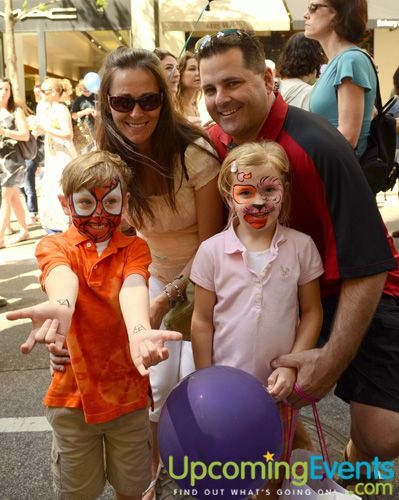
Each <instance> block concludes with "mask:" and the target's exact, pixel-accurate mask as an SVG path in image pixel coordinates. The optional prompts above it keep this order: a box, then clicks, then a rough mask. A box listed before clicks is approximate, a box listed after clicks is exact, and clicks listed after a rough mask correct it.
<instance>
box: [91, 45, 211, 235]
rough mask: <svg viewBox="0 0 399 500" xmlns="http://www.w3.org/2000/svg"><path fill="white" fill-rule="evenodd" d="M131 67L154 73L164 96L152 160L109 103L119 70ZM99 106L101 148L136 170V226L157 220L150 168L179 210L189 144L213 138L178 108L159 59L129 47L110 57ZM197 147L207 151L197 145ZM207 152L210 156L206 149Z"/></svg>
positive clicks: (133, 187) (133, 213) (133, 208)
mask: <svg viewBox="0 0 399 500" xmlns="http://www.w3.org/2000/svg"><path fill="white" fill-rule="evenodd" d="M129 68H131V69H136V68H140V69H144V70H146V71H148V72H149V73H151V74H152V75H153V76H154V77H155V80H156V82H157V84H158V86H159V90H160V91H161V92H162V93H163V102H162V109H161V112H160V115H159V120H158V124H157V127H156V129H155V131H154V133H153V135H152V137H151V158H149V157H147V156H144V155H142V154H140V153H138V152H137V150H136V147H135V145H134V144H133V143H132V142H131V141H129V140H128V139H127V138H126V137H125V136H124V135H122V133H121V132H120V131H119V130H118V128H117V127H116V125H115V123H114V121H113V119H112V115H111V110H110V108H109V104H108V95H109V89H110V87H111V84H112V80H113V76H114V73H115V71H117V70H119V69H129ZM98 107H99V114H100V117H99V119H98V120H97V130H96V136H97V145H98V147H99V148H100V149H103V150H106V151H110V152H111V153H116V154H118V155H119V156H120V157H121V158H122V159H123V160H124V161H125V162H126V163H127V164H128V165H129V167H130V168H132V169H133V174H134V175H133V177H132V182H131V183H130V185H129V192H130V200H129V212H130V215H131V217H132V222H133V224H134V225H135V227H137V228H140V227H141V226H142V224H143V216H144V215H146V216H147V217H149V218H150V220H153V219H154V214H153V211H152V210H151V204H150V200H149V196H151V193H147V192H146V190H145V186H146V185H147V184H146V180H147V178H148V175H149V169H155V171H156V172H158V174H159V181H157V183H158V186H159V190H160V192H161V193H165V199H166V201H167V203H168V205H169V206H170V207H171V208H172V209H173V210H176V203H175V183H174V179H175V177H176V168H177V167H178V165H179V158H180V159H183V158H184V152H185V150H186V148H187V146H188V145H189V144H193V143H194V141H196V140H197V139H199V138H201V137H202V138H204V139H205V140H206V141H208V142H209V138H208V136H207V135H206V133H205V132H203V131H202V130H201V129H200V128H198V127H195V126H193V125H191V124H190V123H189V122H188V121H186V119H185V118H184V117H183V116H181V115H180V114H179V113H178V112H176V110H175V109H174V106H173V104H172V98H171V96H170V93H169V88H168V84H167V82H166V80H165V78H164V76H163V72H162V69H161V66H160V63H159V59H158V57H157V56H156V55H155V54H153V53H152V52H150V51H148V50H145V49H130V48H126V47H118V48H117V49H116V50H114V51H113V52H112V53H111V54H109V56H108V57H107V59H106V62H105V65H104V67H103V70H102V78H101V87H100V91H99V103H98ZM193 145H194V146H195V147H198V148H199V149H203V148H201V147H200V146H198V145H196V144H193ZM203 151H205V152H206V153H208V154H210V153H209V151H207V150H206V149H203ZM179 173H180V174H181V176H183V175H184V172H183V170H182V171H181V172H179ZM182 178H183V177H182Z"/></svg>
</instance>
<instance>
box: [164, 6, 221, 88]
mask: <svg viewBox="0 0 399 500" xmlns="http://www.w3.org/2000/svg"><path fill="white" fill-rule="evenodd" d="M212 1H213V0H208V3H207V4H206V5H205V7H204V8H203V9H202V10H201V12H200V15H199V16H198V18H197V20H196V21H195V23H194V26H193V29H192V30H191V33H190V34H189V35H188V37H187V40H186V41H185V42H184V45H183V47H182V49H181V51H180V54H179V56H178V58H177V60H179V59H180V58H181V56H182V55H183V53H184V52H185V50H186V49H187V45H188V44H189V42H190V40H191V37H192V36H193V33H194V31H195V29H196V27H197V26H198V23H199V22H200V19H201V17H202V16H203V14H204V12H205V11H206V10H208V11H210V10H211V6H210V3H211V2H212ZM176 67H177V65H175V66H173V69H172V71H171V72H170V73H169V76H168V80H170V79H171V78H172V76H173V74H174V72H175V71H176Z"/></svg>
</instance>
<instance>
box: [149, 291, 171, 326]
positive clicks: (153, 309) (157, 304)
mask: <svg viewBox="0 0 399 500" xmlns="http://www.w3.org/2000/svg"><path fill="white" fill-rule="evenodd" d="M169 310H170V304H169V299H168V296H167V295H166V293H164V292H162V293H160V294H159V295H157V296H156V297H155V298H154V299H153V300H152V301H151V304H150V323H151V328H153V329H154V330H157V329H158V328H159V327H160V326H161V323H162V319H163V317H164V316H165V314H166V313H167V312H168V311H169Z"/></svg>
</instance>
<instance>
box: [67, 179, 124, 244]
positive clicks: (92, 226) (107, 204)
mask: <svg viewBox="0 0 399 500" xmlns="http://www.w3.org/2000/svg"><path fill="white" fill-rule="evenodd" d="M68 201H69V208H70V211H71V217H72V222H73V224H74V225H75V227H76V228H77V229H78V231H79V232H80V233H81V234H83V235H84V236H87V237H89V238H90V239H91V240H93V241H94V242H95V243H97V242H99V241H106V240H108V239H109V238H111V236H112V233H113V231H114V230H115V229H116V228H117V227H118V226H119V224H120V223H121V218H122V208H123V201H124V200H123V194H122V189H121V184H120V181H119V179H118V178H115V179H112V181H111V183H110V184H109V185H107V186H103V187H96V188H93V189H92V190H90V191H89V190H87V189H82V190H81V191H78V192H76V193H72V194H71V195H70V196H69V200H68Z"/></svg>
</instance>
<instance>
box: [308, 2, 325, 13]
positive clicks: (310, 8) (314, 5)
mask: <svg viewBox="0 0 399 500" xmlns="http://www.w3.org/2000/svg"><path fill="white" fill-rule="evenodd" d="M319 7H330V6H329V5H327V4H326V3H315V2H311V3H310V4H309V5H308V12H309V14H314V13H315V12H316V10H317V9H318V8H319Z"/></svg>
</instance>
